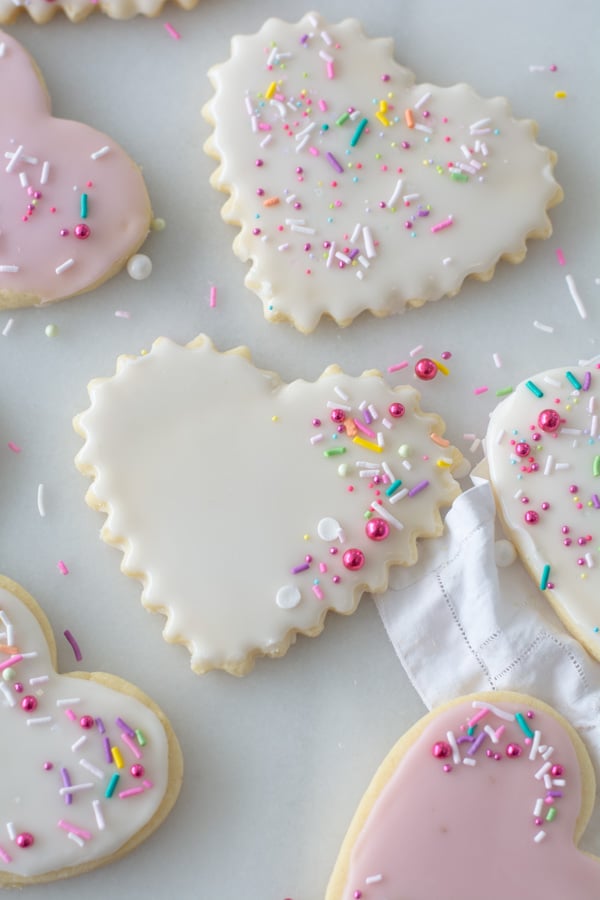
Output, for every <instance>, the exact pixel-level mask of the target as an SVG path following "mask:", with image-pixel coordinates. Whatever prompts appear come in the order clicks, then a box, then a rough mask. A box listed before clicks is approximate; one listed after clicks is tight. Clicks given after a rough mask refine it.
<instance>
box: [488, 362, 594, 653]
mask: <svg viewBox="0 0 600 900" xmlns="http://www.w3.org/2000/svg"><path fill="white" fill-rule="evenodd" d="M599 389H600V374H599V373H598V371H597V370H596V369H595V368H589V369H583V368H580V367H574V368H571V369H568V368H560V369H551V370H549V371H546V372H542V373H540V374H539V375H534V376H532V377H531V378H530V379H528V380H527V381H524V382H522V383H521V384H520V385H519V386H518V387H517V388H516V390H515V391H514V393H513V394H511V395H510V396H509V397H507V398H506V400H503V402H502V403H500V404H499V406H498V407H497V408H496V409H495V410H494V412H493V413H492V416H491V418H490V423H489V427H488V432H487V439H486V454H487V460H486V461H487V466H488V470H489V477H490V481H491V484H492V487H493V489H494V494H495V497H496V502H497V506H498V511H499V514H500V516H501V518H502V521H503V523H504V526H505V528H506V530H507V532H508V534H509V536H510V538H511V540H512V541H514V543H515V545H516V547H517V549H518V551H519V553H520V555H521V558H522V559H523V561H524V563H525V565H526V566H527V568H528V569H529V571H530V573H531V575H532V576H533V578H534V579H535V581H536V582H537V583H538V584H539V585H540V588H541V589H542V590H543V591H544V592H545V594H546V596H547V598H548V600H550V602H551V603H552V605H553V606H554V609H555V610H556V612H557V614H558V615H559V616H560V618H561V619H562V620H563V622H564V624H565V625H566V626H567V628H568V629H569V630H570V631H571V632H573V634H575V636H576V637H578V638H579V640H580V641H581V642H582V644H583V645H584V646H585V647H586V648H587V650H588V651H589V652H590V653H592V654H593V655H594V656H595V657H596V659H600V630H599V629H600V599H599V597H600V594H599V591H600V568H599V563H600V558H599V556H598V548H599V546H600V444H599V442H598V433H599V429H598V414H599V410H598V391H599Z"/></svg>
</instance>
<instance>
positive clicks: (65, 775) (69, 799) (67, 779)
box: [60, 768, 73, 806]
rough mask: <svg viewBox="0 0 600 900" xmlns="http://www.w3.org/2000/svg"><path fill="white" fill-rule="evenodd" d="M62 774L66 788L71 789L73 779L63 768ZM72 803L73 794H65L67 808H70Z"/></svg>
mask: <svg viewBox="0 0 600 900" xmlns="http://www.w3.org/2000/svg"><path fill="white" fill-rule="evenodd" d="M60 774H61V777H62V780H63V785H64V787H71V778H70V776H69V773H68V772H67V770H66V769H65V768H62V769H61V770H60ZM72 802H73V794H65V803H66V804H67V806H70V805H71V803H72Z"/></svg>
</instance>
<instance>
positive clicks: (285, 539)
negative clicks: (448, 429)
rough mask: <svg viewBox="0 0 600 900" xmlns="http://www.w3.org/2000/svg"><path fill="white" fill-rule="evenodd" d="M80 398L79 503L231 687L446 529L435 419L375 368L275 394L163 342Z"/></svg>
mask: <svg viewBox="0 0 600 900" xmlns="http://www.w3.org/2000/svg"><path fill="white" fill-rule="evenodd" d="M89 392H90V396H91V406H90V408H89V409H88V410H87V411H86V412H84V413H82V414H81V415H79V416H78V417H77V419H76V421H75V427H76V430H77V431H78V432H79V433H80V434H81V435H82V436H83V437H84V438H85V445H84V447H83V448H82V450H81V451H80V452H79V454H78V455H77V459H76V462H77V465H78V467H79V468H80V469H81V471H82V472H84V473H85V474H86V475H89V476H90V477H92V478H93V479H94V481H93V484H92V486H91V487H90V489H89V491H88V494H87V500H88V503H89V504H90V505H91V506H92V507H94V508H97V509H100V510H102V511H103V512H105V513H107V519H106V523H105V525H104V527H103V529H102V537H103V538H104V539H105V540H106V541H108V542H109V543H111V544H113V545H115V546H117V547H119V548H120V549H121V550H123V552H124V557H123V562H122V569H123V571H124V572H126V573H127V574H129V575H133V576H136V577H138V578H139V579H140V580H141V582H142V584H143V586H144V588H143V593H142V602H143V604H144V606H146V608H148V609H150V610H153V611H156V612H161V613H163V614H164V615H166V617H167V622H166V625H165V629H164V636H165V638H166V639H167V640H168V641H175V642H179V643H183V644H185V645H186V646H187V647H188V649H189V651H190V653H191V657H192V660H191V664H192V668H193V669H194V671H196V672H206V671H207V670H209V669H213V668H223V669H226V670H227V671H228V672H231V673H234V674H237V675H240V674H244V673H245V672H247V671H248V670H249V669H250V668H251V667H252V664H253V661H254V657H255V656H256V655H258V654H266V655H269V656H281V655H283V653H285V651H286V650H287V649H288V647H289V646H290V644H291V643H292V642H293V641H294V638H295V635H296V633H297V632H301V633H302V634H307V635H316V634H318V633H319V632H320V631H321V630H322V628H323V624H324V620H325V617H326V614H327V611H328V610H335V611H337V612H340V613H351V612H353V611H354V609H355V608H356V606H357V604H358V601H359V598H360V595H361V594H362V593H363V592H364V591H367V590H369V591H382V590H384V589H385V588H386V586H387V574H388V567H389V566H390V565H392V564H404V565H409V564H411V563H414V562H415V561H416V558H417V546H416V541H417V538H419V537H430V536H435V535H438V534H440V533H441V530H442V521H441V518H440V514H439V508H440V506H447V505H449V504H450V503H451V501H452V500H453V499H454V497H455V496H456V495H457V493H458V492H459V488H458V485H457V483H456V481H455V480H454V479H453V477H452V475H451V472H452V470H453V468H454V467H455V465H456V464H457V463H458V461H459V460H460V458H461V457H460V454H459V453H458V451H457V450H456V449H455V448H453V447H451V446H449V444H448V441H446V440H445V439H444V438H443V437H442V436H441V432H442V429H443V422H442V421H441V419H440V418H439V417H438V416H435V415H431V414H426V413H423V412H421V411H420V409H419V405H418V402H419V395H418V394H417V392H416V391H415V390H414V389H413V388H411V387H403V388H397V389H394V390H392V389H391V388H389V387H388V386H387V385H386V384H385V382H384V381H383V379H382V377H381V376H380V375H379V374H378V373H365V375H363V376H361V377H359V378H356V377H351V376H349V375H345V374H344V373H342V372H341V371H340V370H339V369H338V368H337V367H331V368H329V369H327V370H326V372H325V373H324V374H323V375H322V376H321V378H320V379H319V380H318V381H316V382H314V383H307V382H304V381H294V382H292V383H291V384H284V383H282V382H281V381H280V380H279V378H278V377H277V376H276V375H274V374H273V373H271V372H265V371H261V370H260V369H257V368H255V367H254V366H253V365H252V363H251V362H250V361H249V358H248V353H247V351H246V350H245V349H244V348H237V350H234V351H230V352H228V353H218V352H216V351H215V349H214V347H213V345H212V344H211V342H210V340H209V339H208V338H206V337H204V336H200V337H199V338H197V339H196V340H195V341H193V342H192V343H191V344H189V345H188V346H187V347H181V346H179V345H177V344H174V343H172V342H171V341H169V340H167V339H165V338H160V339H159V340H158V341H156V342H155V343H154V345H153V347H152V350H151V351H150V352H149V353H148V354H147V355H144V356H141V357H121V358H120V359H119V362H118V366H117V372H116V374H115V375H114V376H113V377H111V378H105V379H99V380H95V381H93V382H92V383H91V384H90V386H89Z"/></svg>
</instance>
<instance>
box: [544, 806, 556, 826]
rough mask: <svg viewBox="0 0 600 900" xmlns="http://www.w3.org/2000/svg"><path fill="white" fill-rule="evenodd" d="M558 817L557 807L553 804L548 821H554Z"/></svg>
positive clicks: (547, 817)
mask: <svg viewBox="0 0 600 900" xmlns="http://www.w3.org/2000/svg"><path fill="white" fill-rule="evenodd" d="M555 818H556V807H555V806H551V807H550V809H549V810H548V815H547V816H546V822H552V821H553V820H554V819H555Z"/></svg>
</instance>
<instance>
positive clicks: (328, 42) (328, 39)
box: [321, 31, 333, 47]
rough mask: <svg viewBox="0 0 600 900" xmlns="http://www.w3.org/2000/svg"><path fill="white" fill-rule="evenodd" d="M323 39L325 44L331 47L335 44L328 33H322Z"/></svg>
mask: <svg viewBox="0 0 600 900" xmlns="http://www.w3.org/2000/svg"><path fill="white" fill-rule="evenodd" d="M321 37H322V38H323V40H324V41H325V43H326V44H327V45H328V46H329V47H331V45H332V44H333V41H332V39H331V36H330V35H329V34H327V32H326V31H322V32H321Z"/></svg>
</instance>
